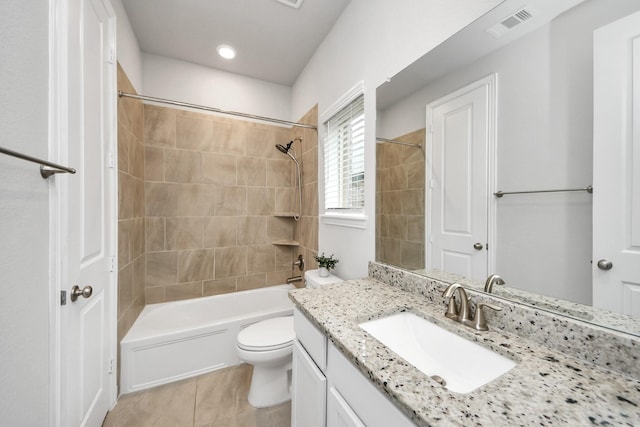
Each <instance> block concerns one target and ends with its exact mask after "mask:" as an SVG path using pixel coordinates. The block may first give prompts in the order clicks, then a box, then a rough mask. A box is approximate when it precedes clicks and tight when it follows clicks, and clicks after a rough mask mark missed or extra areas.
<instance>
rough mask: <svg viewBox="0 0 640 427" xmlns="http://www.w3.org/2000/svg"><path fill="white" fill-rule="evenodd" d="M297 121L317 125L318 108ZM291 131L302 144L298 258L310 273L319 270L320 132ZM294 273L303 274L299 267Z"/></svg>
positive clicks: (296, 229)
mask: <svg viewBox="0 0 640 427" xmlns="http://www.w3.org/2000/svg"><path fill="white" fill-rule="evenodd" d="M298 122H299V123H304V124H306V125H313V126H317V125H318V106H317V105H316V106H315V107H313V108H312V109H311V110H309V112H307V114H305V115H304V116H303V117H302V118H301V119H300V120H298ZM290 132H291V133H290V135H289V139H290V140H293V139H294V138H297V137H301V138H302V143H301V144H299V143H298V142H295V143H294V145H293V147H294V148H295V150H296V153H297V154H298V161H300V165H301V169H302V170H301V174H302V217H301V218H300V221H298V222H296V223H295V225H294V240H296V241H297V242H299V243H300V247H299V250H298V251H297V252H296V255H295V256H296V257H297V254H298V253H300V254H302V256H303V257H304V259H305V263H306V267H305V270H311V269H315V268H318V265H317V263H316V261H315V260H314V259H313V256H314V255H315V254H316V253H317V252H318V132H317V131H316V130H315V129H305V128H300V127H293V128H291V131H290ZM300 147H302V148H300ZM294 197H297V196H295V195H294ZM294 206H297V205H295V204H294ZM295 274H296V275H297V274H301V273H300V271H298V269H297V268H296V270H295ZM296 285H297V286H301V285H302V283H300V282H298V283H296Z"/></svg>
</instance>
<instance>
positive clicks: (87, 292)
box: [71, 285, 93, 302]
mask: <svg viewBox="0 0 640 427" xmlns="http://www.w3.org/2000/svg"><path fill="white" fill-rule="evenodd" d="M92 294H93V288H92V287H91V286H85V287H84V288H82V289H80V286H78V285H75V286H74V287H73V288H71V302H74V301H75V300H77V299H78V297H80V296H81V297H83V298H89V297H90V296H91V295H92Z"/></svg>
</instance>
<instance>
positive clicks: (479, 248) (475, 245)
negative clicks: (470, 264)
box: [473, 242, 484, 251]
mask: <svg viewBox="0 0 640 427" xmlns="http://www.w3.org/2000/svg"><path fill="white" fill-rule="evenodd" d="M483 247H484V246H483V245H482V243H480V242H476V243H474V244H473V249H475V250H477V251H481V250H482V248H483Z"/></svg>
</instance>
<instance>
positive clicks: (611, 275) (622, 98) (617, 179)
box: [593, 13, 640, 318]
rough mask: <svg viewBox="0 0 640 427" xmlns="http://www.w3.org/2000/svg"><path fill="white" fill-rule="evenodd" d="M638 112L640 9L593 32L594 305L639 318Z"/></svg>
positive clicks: (639, 174)
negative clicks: (639, 11)
mask: <svg viewBox="0 0 640 427" xmlns="http://www.w3.org/2000/svg"><path fill="white" fill-rule="evenodd" d="M639 111H640V13H635V14H633V15H630V16H628V17H626V18H623V19H621V20H619V21H616V22H614V23H612V24H609V25H607V26H605V27H602V28H601V29H599V30H597V31H595V33H594V126H593V159H594V173H593V187H594V192H593V305H594V306H595V307H599V308H605V309H608V310H612V311H615V312H618V313H624V314H628V315H631V316H634V317H637V318H640V185H638V183H640V112H639ZM608 263H610V264H608Z"/></svg>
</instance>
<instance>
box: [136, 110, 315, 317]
mask: <svg viewBox="0 0 640 427" xmlns="http://www.w3.org/2000/svg"><path fill="white" fill-rule="evenodd" d="M292 132H293V133H295V132H294V131H293V130H292V129H290V128H283V127H279V126H271V125H265V124H258V123H252V122H247V121H242V120H236V119H230V118H226V117H218V116H212V115H205V114H199V113H194V112H188V111H183V110H178V109H172V108H164V107H158V106H152V105H145V106H144V146H145V153H144V158H145V171H144V177H145V191H144V205H145V215H146V230H145V241H146V277H145V298H146V303H147V304H150V303H157V302H165V301H173V300H179V299H184V298H194V297H201V296H208V295H216V294H222V293H228V292H235V291H241V290H246V289H254V288H259V287H264V286H270V285H275V284H281V283H284V282H285V281H286V279H287V278H288V277H290V276H292V275H297V270H296V272H294V271H293V270H292V267H291V263H292V261H293V260H294V258H296V257H297V255H298V248H291V247H289V246H276V245H273V244H272V242H273V241H275V240H291V239H293V238H294V220H293V219H292V218H286V217H277V216H274V213H282V212H292V211H293V209H294V206H293V200H294V198H293V197H294V189H293V185H294V182H295V181H294V175H293V174H294V171H295V168H294V163H293V162H292V161H291V160H290V159H289V158H288V157H287V156H285V155H284V154H282V153H281V152H279V151H278V150H276V149H275V144H277V143H279V144H284V143H286V142H288V141H290V140H291V138H292V137H291V135H292ZM312 132H314V134H315V131H312ZM305 136H306V134H305ZM314 137H315V135H314ZM310 139H311V138H310ZM315 141H316V142H315V146H317V137H315ZM310 145H311V144H310ZM307 148H308V149H309V150H310V149H311V148H310V147H305V150H306V149H307ZM302 155H303V156H305V155H306V156H307V158H308V159H309V162H312V161H317V159H316V158H315V157H314V156H313V155H312V154H308V153H306V152H304V151H303V154H302ZM303 160H304V159H303ZM315 168H316V167H315V166H310V163H308V164H307V169H308V171H307V172H306V173H310V172H311V170H312V169H315ZM303 170H304V166H303ZM314 179H315V178H314ZM303 182H304V181H303ZM315 184H316V187H315V189H316V192H315V194H314V195H313V196H311V195H307V196H306V197H307V198H309V199H314V198H315V200H316V202H315V204H316V206H317V182H316V183H315ZM308 185H309V187H308V188H309V189H310V190H311V191H312V190H313V189H314V187H313V183H311V182H310V183H309V184H308ZM310 203H313V202H310ZM309 212H310V211H309ZM314 213H315V215H316V221H315V228H314V226H313V225H312V223H313V221H312V220H311V218H312V217H311V216H310V215H309V216H307V217H306V218H303V220H304V225H303V226H302V227H296V230H297V232H299V233H301V236H303V241H304V245H305V246H303V248H300V250H302V249H304V250H307V248H308V249H311V248H314V247H315V248H317V208H316V210H315V211H314Z"/></svg>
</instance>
